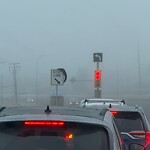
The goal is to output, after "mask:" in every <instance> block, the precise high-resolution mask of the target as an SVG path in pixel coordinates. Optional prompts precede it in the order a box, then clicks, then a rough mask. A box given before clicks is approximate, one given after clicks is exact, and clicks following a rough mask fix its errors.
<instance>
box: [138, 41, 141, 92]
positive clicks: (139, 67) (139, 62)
mask: <svg viewBox="0 0 150 150" xmlns="http://www.w3.org/2000/svg"><path fill="white" fill-rule="evenodd" d="M138 73H139V95H141V94H142V92H141V59H140V48H139V44H138Z"/></svg>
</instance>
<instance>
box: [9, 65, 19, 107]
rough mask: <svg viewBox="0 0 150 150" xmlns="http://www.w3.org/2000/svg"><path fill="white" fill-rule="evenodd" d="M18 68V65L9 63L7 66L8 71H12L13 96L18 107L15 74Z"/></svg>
mask: <svg viewBox="0 0 150 150" xmlns="http://www.w3.org/2000/svg"><path fill="white" fill-rule="evenodd" d="M19 68H20V63H11V64H10V65H9V69H10V71H12V73H13V80H14V95H15V101H16V104H17V105H18V95H17V94H18V91H17V77H16V73H17V70H18V69H19Z"/></svg>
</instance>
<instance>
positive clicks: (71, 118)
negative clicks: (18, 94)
mask: <svg viewBox="0 0 150 150" xmlns="http://www.w3.org/2000/svg"><path fill="white" fill-rule="evenodd" d="M111 118H112V114H111V112H109V111H108V110H106V109H102V110H96V109H86V108H85V109H82V108H65V107H50V108H49V106H47V108H46V107H25V108H17V107H16V108H2V109H1V112H0V150H60V149H61V150H92V149H94V150H123V145H122V140H121V137H120V135H119V134H118V133H119V132H118V131H117V128H116V127H115V123H114V122H112V120H111ZM133 146H138V145H136V144H134V143H133V144H132V145H131V146H130V147H131V150H133V148H132V147H133ZM138 147H140V146H138Z"/></svg>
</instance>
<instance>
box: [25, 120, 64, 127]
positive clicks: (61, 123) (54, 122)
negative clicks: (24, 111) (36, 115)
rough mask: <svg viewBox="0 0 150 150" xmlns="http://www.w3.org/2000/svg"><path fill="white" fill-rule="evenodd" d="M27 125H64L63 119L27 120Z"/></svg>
mask: <svg viewBox="0 0 150 150" xmlns="http://www.w3.org/2000/svg"><path fill="white" fill-rule="evenodd" d="M24 125H25V126H63V125H64V122H62V121H25V122H24Z"/></svg>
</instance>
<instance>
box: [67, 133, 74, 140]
mask: <svg viewBox="0 0 150 150" xmlns="http://www.w3.org/2000/svg"><path fill="white" fill-rule="evenodd" d="M72 138H73V134H67V135H65V140H69V139H72Z"/></svg>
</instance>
